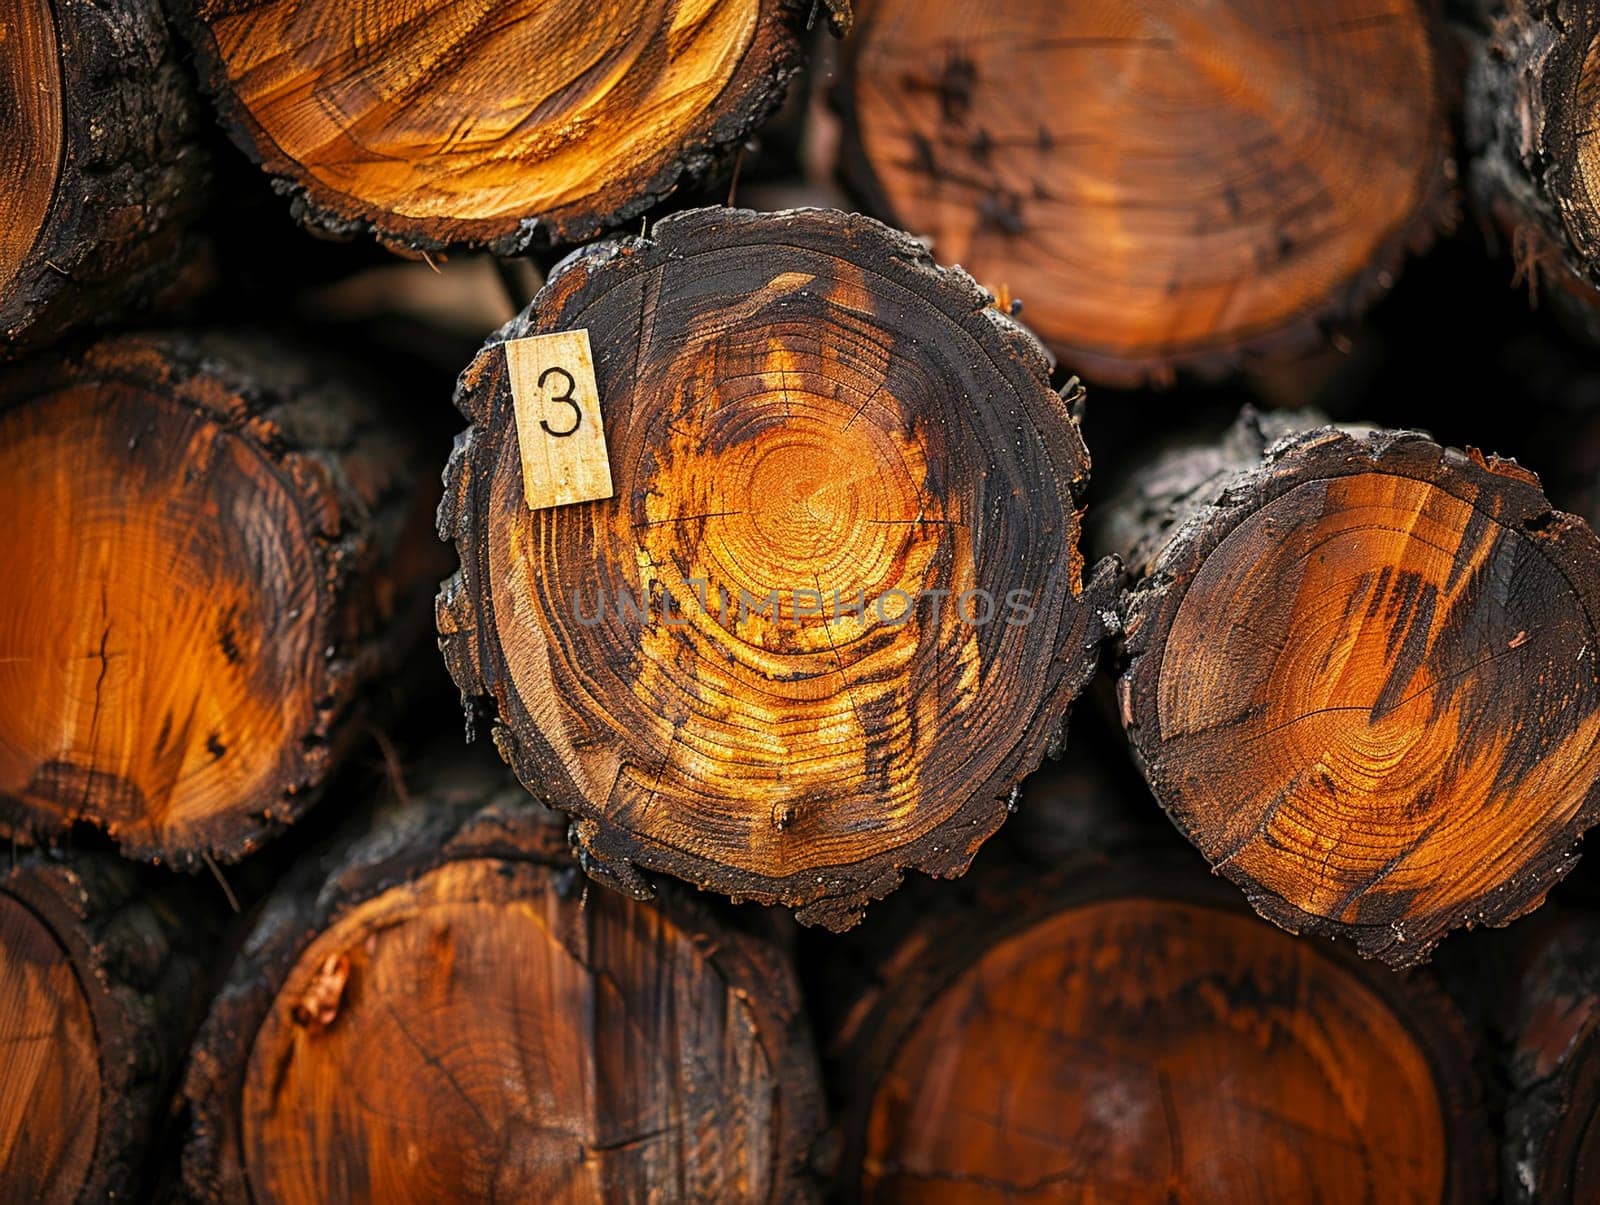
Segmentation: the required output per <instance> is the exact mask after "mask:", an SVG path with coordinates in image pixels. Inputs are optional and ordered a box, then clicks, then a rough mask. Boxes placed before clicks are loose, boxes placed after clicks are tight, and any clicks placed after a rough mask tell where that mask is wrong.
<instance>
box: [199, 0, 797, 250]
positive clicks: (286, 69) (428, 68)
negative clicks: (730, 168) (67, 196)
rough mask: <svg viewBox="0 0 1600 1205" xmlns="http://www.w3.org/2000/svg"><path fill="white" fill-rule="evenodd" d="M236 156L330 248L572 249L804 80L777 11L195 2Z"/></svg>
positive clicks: (760, 5) (792, 17)
mask: <svg viewBox="0 0 1600 1205" xmlns="http://www.w3.org/2000/svg"><path fill="white" fill-rule="evenodd" d="M179 8H180V11H181V13H182V15H183V21H184V23H185V25H186V27H187V29H188V30H189V32H190V34H191V37H192V39H193V41H194V45H195V49H196V53H197V56H198V58H199V61H200V63H201V67H202V74H203V75H204V77H205V78H206V79H207V81H208V86H209V89H210V91H211V93H212V96H213V98H214V99H215V100H216V102H217V104H218V107H219V109H220V111H221V113H222V115H223V117H224V120H225V121H226V122H227V123H229V125H230V126H231V128H232V131H233V134H234V137H235V140H236V141H238V142H239V143H240V145H241V146H242V147H244V149H245V150H246V151H247V152H248V153H249V154H250V155H251V156H252V157H253V158H254V159H256V160H257V161H258V162H260V163H261V164H262V166H263V167H264V168H265V169H266V170H267V171H269V172H271V173H272V174H273V175H275V176H278V177H280V178H282V179H284V180H285V181H287V182H288V183H289V184H291V185H293V186H294V188H295V189H296V191H297V193H298V194H299V195H301V196H302V197H303V198H304V203H303V205H302V206H301V209H302V213H303V215H304V216H305V217H306V218H307V219H308V220H311V221H313V222H315V223H317V224H319V225H322V226H324V227H326V228H329V229H333V230H336V231H351V230H355V229H363V228H371V229H373V230H375V231H376V232H377V233H378V235H379V237H380V238H381V239H383V240H385V241H388V242H390V243H393V244H395V245H397V246H405V247H420V248H429V247H440V246H444V245H448V244H451V243H471V244H478V245H488V246H490V247H492V248H493V249H495V250H496V251H498V252H499V253H501V254H511V253H514V252H515V251H517V250H520V249H522V248H524V247H526V246H528V245H530V244H547V243H550V242H574V241H577V240H580V239H583V238H588V237H591V236H592V235H594V234H596V233H598V232H599V231H600V230H601V229H603V228H604V227H606V226H608V225H611V224H614V223H617V222H620V221H622V220H624V219H626V218H629V217H632V216H634V215H636V214H638V213H641V212H643V211H644V210H645V209H647V208H648V207H649V206H650V205H652V204H654V203H655V202H656V201H657V200H658V199H659V198H660V197H662V196H664V195H666V194H667V193H669V192H671V191H672V189H673V188H674V187H676V185H677V183H678V182H679V179H680V178H681V177H684V176H694V175H696V174H698V173H700V172H703V171H704V170H705V169H706V168H707V167H708V166H709V165H710V164H711V163H712V162H714V161H715V158H716V157H717V155H718V153H719V152H721V151H723V150H724V149H727V148H731V147H732V146H735V145H737V144H738V143H739V142H740V141H741V140H742V139H743V138H744V137H745V136H746V135H747V134H748V133H749V132H750V131H751V130H752V129H753V128H754V127H755V126H756V125H757V124H758V123H759V122H760V121H761V119H762V118H764V117H765V116H766V115H767V113H768V112H770V110H771V109H772V108H773V107H775V106H776V105H777V103H778V102H779V100H781V99H782V96H783V91H784V86H785V84H786V82H787V81H788V79H789V77H790V76H791V75H793V73H794V72H795V70H796V69H797V68H798V65H799V49H798V39H797V36H796V34H797V20H798V18H797V8H796V7H795V6H791V5H788V4H785V3H782V2H780V0H619V2H618V3H615V4H610V5H608V6H604V7H601V8H595V7H594V6H590V5H583V4H574V3H544V2H540V0H515V2H513V3H509V4H492V3H488V2H487V0H474V2H473V3H468V4H459V3H453V2H447V0H424V2H422V3H399V2H397V0H376V2H375V3H370V4H362V5H349V4H344V3H339V2H338V0H319V2H317V3H311V4H306V3H301V2H300V0H244V2H241V0H191V2H188V3H184V4H181V5H179Z"/></svg>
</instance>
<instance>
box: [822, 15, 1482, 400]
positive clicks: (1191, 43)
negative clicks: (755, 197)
mask: <svg viewBox="0 0 1600 1205" xmlns="http://www.w3.org/2000/svg"><path fill="white" fill-rule="evenodd" d="M857 7H858V14H857V17H858V19H857V28H856V31H855V33H854V35H853V36H852V38H851V39H850V41H849V43H848V44H847V48H846V63H845V67H844V78H843V80H842V83H841V87H840V108H841V111H842V116H843V122H844V129H845V139H844V147H843V150H842V165H843V170H844V172H845V175H846V177H847V179H848V180H849V181H850V183H851V184H852V186H853V187H854V188H855V189H856V191H857V192H858V194H859V195H860V196H861V197H862V199H863V202H864V203H865V204H866V205H867V207H868V208H869V210H870V211H871V212H873V213H876V214H877V215H878V216H880V217H882V218H884V219H885V220H887V221H889V222H891V223H893V224H895V225H898V226H904V227H906V228H908V229H910V230H912V231H914V232H915V233H918V234H923V235H926V236H928V237H929V238H931V240H932V244H933V250H934V253H935V254H936V255H937V256H938V257H939V259H940V260H941V262H944V263H959V264H962V265H963V266H964V267H966V268H968V269H969V270H970V271H971V272H972V273H973V274H974V275H975V276H976V277H977V278H978V280H979V281H980V282H982V283H983V284H984V285H986V286H987V287H988V288H989V289H990V290H991V291H992V292H994V293H995V294H996V295H999V296H1003V297H1009V298H1015V299H1018V300H1020V301H1021V302H1022V304H1023V307H1024V308H1023V310H1022V313H1023V316H1024V318H1025V320H1026V321H1027V323H1028V325H1029V326H1030V327H1032V328H1033V329H1034V330H1035V331H1037V332H1038V334H1039V335H1040V337H1041V338H1043V339H1044V340H1045V342H1047V343H1048V344H1049V345H1050V346H1051V347H1052V348H1053V349H1054V350H1055V351H1057V352H1058V353H1059V354H1060V355H1061V356H1062V357H1063V358H1064V359H1065V360H1066V361H1067V362H1068V363H1069V364H1070V365H1071V366H1072V367H1073V369H1074V370H1075V371H1077V372H1081V373H1084V374H1085V375H1086V376H1088V377H1089V379H1091V380H1095V381H1098V380H1107V381H1114V382H1124V383H1125V382H1130V381H1139V380H1145V379H1154V380H1158V381H1165V380H1169V379H1170V378H1171V375H1172V372H1173V369H1174V368H1177V367H1191V368H1197V369H1201V370H1215V369H1220V368H1226V367H1229V366H1232V365H1234V364H1236V363H1237V362H1239V360H1240V359H1241V357H1244V356H1251V355H1255V354H1257V353H1263V352H1273V351H1279V350H1293V349H1298V348H1301V347H1304V346H1307V345H1309V344H1311V343H1312V342H1314V341H1315V340H1316V339H1317V338H1318V336H1319V333H1320V331H1321V330H1322V329H1323V328H1325V327H1327V326H1328V325H1330V324H1337V323H1341V322H1344V321H1347V320H1349V319H1350V318H1352V317H1353V316H1355V315H1356V314H1358V313H1359V312H1360V310H1361V309H1362V308H1363V307H1364V306H1365V305H1366V304H1367V303H1368V302H1370V301H1371V300H1372V299H1373V298H1374V297H1376V296H1378V295H1380V294H1381V293H1382V292H1384V291H1385V290H1386V289H1387V288H1388V287H1389V286H1390V285H1391V284H1392V283H1393V280H1394V275H1395V273H1396V272H1397V270H1398V268H1399V266H1400V264H1401V261H1402V259H1403V258H1404V256H1405V254H1406V252H1407V251H1408V250H1409V249H1417V248H1420V247H1422V246H1424V245H1425V244H1426V243H1427V242H1429V241H1430V240H1431V238H1432V235H1433V232H1434V230H1435V229H1436V228H1437V227H1438V226H1439V224H1440V223H1441V222H1442V221H1444V220H1446V219H1447V217H1448V212H1447V208H1448V207H1447V204H1446V190H1447V185H1448V184H1449V181H1450V179H1451V176H1452V172H1453V169H1452V168H1451V165H1450V160H1449V155H1448V139H1447V135H1446V128H1445V115H1444V105H1443V103H1442V95H1443V92H1444V88H1445V85H1444V79H1445V76H1446V72H1445V70H1444V65H1443V63H1442V62H1441V59H1442V58H1443V56H1442V55H1441V54H1440V53H1439V52H1438V51H1437V49H1436V47H1435V43H1434V33H1433V29H1432V21H1431V19H1430V14H1429V6H1428V5H1427V4H1426V3H1424V2H1423V0H1382V2H1381V3H1370V2H1367V0H1360V2H1357V0H1296V2H1294V3H1288V4H1282V3H1278V4H1261V3H1255V2H1254V0H1139V2H1138V3H1134V4H1131V5H1130V4H1127V3H1123V2H1122V0H1095V2H1093V3H1078V4H1073V5H1069V6H1065V7H1063V6H1062V5H1061V4H1059V3H1055V2H1054V0H1028V2H1026V3H1020V4H1018V3H1012V4H1006V5H997V6H991V7H982V8H978V9H975V8H973V7H972V6H970V5H962V4H954V3H933V4H928V3H924V2H923V0H870V3H863V4H860V5H858V6H857Z"/></svg>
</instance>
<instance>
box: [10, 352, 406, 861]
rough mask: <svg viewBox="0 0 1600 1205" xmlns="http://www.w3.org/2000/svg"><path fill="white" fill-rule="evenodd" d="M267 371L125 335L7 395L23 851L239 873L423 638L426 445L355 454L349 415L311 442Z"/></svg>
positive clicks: (326, 421)
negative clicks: (379, 686)
mask: <svg viewBox="0 0 1600 1205" xmlns="http://www.w3.org/2000/svg"><path fill="white" fill-rule="evenodd" d="M255 354H257V353H256V350H255V349H251V348H250V347H249V345H246V344H241V343H229V342H226V341H218V342H216V343H214V344H211V345H207V346H206V347H204V348H191V347H188V346H187V345H185V344H181V343H180V342H179V341H175V340H168V341H160V340H122V341H116V340H113V341H108V342H104V343H101V344H99V345H96V347H95V348H94V349H93V350H92V351H91V352H89V353H88V354H87V355H86V356H84V357H82V358H81V359H78V360H63V361H59V362H55V361H52V362H45V361H41V362H39V364H38V365H37V366H36V367H35V368H34V369H33V370H31V371H30V372H26V373H20V374H17V375H14V376H13V377H11V378H9V379H8V380H7V381H6V382H5V383H4V385H0V518H3V523H0V527H3V529H4V531H5V532H6V535H5V536H4V537H3V540H0V544H3V547H4V550H5V553H6V555H8V556H9V557H11V558H12V560H11V562H10V563H11V564H13V565H15V566H18V567H19V571H18V572H14V573H11V574H9V575H8V576H6V577H5V579H4V580H3V581H0V826H3V827H4V828H5V829H6V830H7V831H9V832H10V833H13V834H15V835H20V836H27V837H35V838H47V839H48V838H51V837H54V836H57V835H59V834H60V833H62V832H64V831H66V830H67V829H69V828H70V827H71V825H73V824H74V823H76V822H79V821H86V822H89V823H91V824H93V825H95V826H97V827H99V828H102V829H103V830H105V831H106V832H107V833H109V834H110V835H111V836H112V837H113V838H114V839H115V840H116V841H117V842H118V843H119V844H121V845H122V847H123V848H124V850H125V851H126V852H129V853H132V854H137V855H139V856H150V857H160V858H164V859H167V860H169V861H173V862H177V863H180V864H189V863H192V862H193V861H194V860H195V859H196V858H197V857H199V856H202V855H206V854H209V855H212V856H217V857H233V856H237V855H238V854H240V853H243V852H245V851H247V850H248V849H249V848H251V846H252V845H253V844H254V843H255V842H256V841H257V840H259V839H260V837H261V836H262V835H263V834H264V833H265V832H267V831H270V828H271V827H272V825H274V824H276V823H282V822H284V821H287V820H288V819H290V818H292V816H293V815H295V814H296V813H297V812H298V811H299V810H300V809H301V808H302V807H303V806H304V805H305V803H306V802H307V800H308V798H309V795H310V788H311V787H312V786H314V785H315V784H316V783H317V782H318V781H319V780H320V779H321V777H322V776H323V774H324V773H325V771H326V768H327V766H328V764H329V763H330V760H331V759H330V749H329V745H330V742H331V741H333V740H334V739H335V738H336V737H337V736H338V735H339V726H340V723H341V721H342V720H343V718H344V712H345V711H346V710H348V708H349V705H350V702H351V698H352V696H353V694H354V692H355V689H356V688H357V687H358V686H359V685H360V684H361V683H362V682H364V681H365V680H366V679H367V678H368V677H370V675H371V673H372V672H373V670H374V668H375V667H376V666H378V665H380V664H385V663H387V662H386V660H385V658H383V657H380V656H378V653H379V651H380V650H381V649H383V648H386V647H388V646H389V643H390V642H395V643H397V644H398V643H403V641H404V640H405V639H406V638H408V637H409V636H410V635H411V634H414V633H415V632H416V631H417V619H418V618H419V617H420V616H421V614H422V613H421V612H420V610H419V608H418V607H417V605H416V600H417V599H418V596H419V591H418V588H417V587H418V586H419V585H423V582H421V581H417V580H412V581H409V582H408V581H406V580H404V578H403V577H402V576H400V575H399V573H398V571H397V570H396V569H395V568H394V566H395V565H396V563H397V562H396V560H395V559H393V558H395V557H396V556H397V549H396V548H395V547H394V546H393V545H394V543H395V542H396V535H397V530H398V529H399V528H400V527H401V526H402V525H403V524H404V523H405V522H406V512H407V511H410V512H411V517H410V522H411V526H412V529H413V531H414V532H415V533H416V534H418V535H421V534H422V533H423V532H424V531H425V528H422V523H423V522H424V521H425V518H426V512H425V504H426V499H425V497H423V504H422V505H420V506H414V505H412V501H413V499H414V498H416V497H419V496H421V495H418V494H416V493H415V492H413V491H410V490H408V489H407V486H408V485H409V483H410V482H411V481H412V480H413V478H411V477H410V476H408V472H409V467H408V465H407V462H406V456H407V455H408V454H409V445H408V444H407V442H406V441H405V440H403V439H401V440H392V439H390V438H389V437H388V436H386V435H384V434H383V433H382V432H381V431H380V432H373V431H370V430H369V431H367V432H365V433H364V437H363V438H357V437H356V436H355V434H354V433H355V432H356V431H358V430H360V427H359V423H360V422H361V421H363V419H362V418H361V417H359V416H361V415H362V414H363V413H364V412H363V411H362V410H361V409H360V408H359V407H356V406H354V405H353V403H351V402H350V400H349V398H348V397H345V396H342V395H341V396H338V397H335V396H332V395H331V394H330V395H328V396H312V398H311V401H310V402H309V407H310V408H314V409H315V410H316V411H317V413H316V415H315V417H314V419H313V420H312V422H313V425H312V426H311V427H310V429H309V430H306V429H303V428H302V429H299V430H297V429H296V428H297V425H302V424H304V419H303V418H299V419H297V418H296V416H295V403H294V402H293V401H288V400H286V399H287V398H288V396H289V395H293V394H296V393H297V390H296V388H295V386H293V385H288V384H286V379H285V378H283V377H281V376H280V377H277V378H274V377H273V375H272V372H271V370H270V369H269V370H267V371H266V372H265V374H264V375H258V374H256V373H255V372H254V371H253V370H252V367H251V365H252V363H253V361H252V360H251V356H253V355H255ZM269 354H270V353H269ZM208 357H209V358H208ZM263 363H266V361H263ZM241 382H245V383H244V384H241ZM257 390H259V391H260V392H259V393H258V392H253V391H257ZM275 390H282V391H283V392H275ZM300 396H301V398H302V400H303V398H304V397H305V396H306V395H305V393H304V385H303V383H302V384H301V389H300ZM263 399H266V400H265V401H264V400H263ZM273 407H275V408H273ZM269 411H270V413H269ZM368 417H370V416H368ZM307 435H309V436H312V437H314V438H312V444H313V449H312V454H311V455H306V454H305V449H304V448H302V446H301V445H300V443H299V442H298V440H299V439H300V437H302V436H307ZM316 437H326V438H327V439H328V441H329V443H331V444H332V445H334V447H336V448H337V450H330V449H329V448H328V447H326V446H323V445H322V443H321V439H320V438H316ZM347 438H348V439H351V441H352V445H353V446H348V445H347V446H340V445H342V444H343V441H344V440H345V439H347ZM44 565H52V566H57V567H58V570H59V571H57V572H50V573H45V572H38V573H35V572H29V571H25V570H26V567H33V566H44ZM357 600H360V601H359V602H358V601H357ZM369 642H370V643H369Z"/></svg>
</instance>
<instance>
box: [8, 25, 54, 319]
mask: <svg viewBox="0 0 1600 1205" xmlns="http://www.w3.org/2000/svg"><path fill="white" fill-rule="evenodd" d="M6 25H7V29H6V36H5V37H3V38H0V96H5V97H6V98H7V103H6V104H5V105H4V106H0V298H3V297H5V296H6V295H7V294H8V293H10V292H11V289H12V281H13V280H15V278H16V277H17V275H18V274H19V273H20V272H21V271H22V270H23V266H24V265H25V264H26V263H27V261H28V256H29V255H30V254H31V252H32V251H33V248H34V244H35V243H36V242H37V241H38V239H39V234H40V232H41V231H42V230H43V229H44V227H45V222H46V221H47V220H48V218H49V216H50V199H51V197H52V196H53V195H54V193H55V187H56V177H57V174H58V172H59V164H60V162H61V155H62V149H63V146H64V142H65V134H64V132H63V130H62V108H61V105H62V101H61V64H60V45H59V39H58V36H57V32H56V23H55V15H54V12H53V10H52V5H51V4H50V0H20V2H19V3H18V4H16V5H15V6H14V7H13V9H12V11H11V14H10V16H9V17H8V19H7V22H6Z"/></svg>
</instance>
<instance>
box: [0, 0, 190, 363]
mask: <svg viewBox="0 0 1600 1205" xmlns="http://www.w3.org/2000/svg"><path fill="white" fill-rule="evenodd" d="M198 111H199V104H198V98H197V96H196V95H195V94H194V91H193V86H192V85H191V84H190V83H189V82H188V80H187V78H186V77H185V76H184V74H183V71H182V68H181V67H180V65H179V62H178V54H177V50H176V48H175V46H174V44H173V39H172V36H171V35H170V33H169V31H168V29H167V25H166V22H165V20H164V18H163V17H162V15H161V9H160V5H159V3H158V0H111V2H108V3H94V4H86V3H77V2H74V0H14V2H13V3H9V4H7V5H6V6H5V8H4V10H3V11H0V360H3V359H6V358H10V357H13V356H15V355H18V354H20V353H23V352H26V351H28V350H30V349H35V348H38V347H41V346H44V345H46V344H48V343H49V342H50V341H51V340H53V339H56V338H59V337H60V336H61V335H62V334H63V333H65V332H66V331H68V330H69V329H72V328H74V327H79V326H95V325H103V324H106V323H109V322H111V321H113V320H115V319H117V318H119V317H124V316H126V314H127V313H129V312H131V311H139V310H148V309H150V308H153V307H155V306H158V305H160V304H162V303H163V302H168V301H172V300H174V299H176V298H178V297H181V296H184V295H187V294H191V293H193V292H194V291H195V289H196V287H197V286H198V283H199V281H200V279H201V276H202V273H201V272H200V271H199V270H198V268H197V265H198V263H199V261H200V257H201V254H202V251H203V248H204V245H205V244H204V241H203V238H202V236H201V235H200V233H199V232H198V230H197V228H196V221H197V218H198V215H199V213H200V211H201V209H202V208H203V207H204V204H205V201H206V199H207V196H208V185H209V168H208V163H207V158H206V156H205V154H204V153H203V152H202V151H201V149H200V146H199V144H198V138H197V126H198V122H197V116H198Z"/></svg>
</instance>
